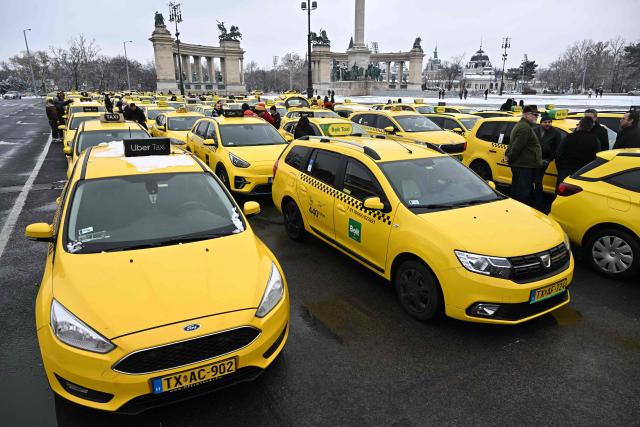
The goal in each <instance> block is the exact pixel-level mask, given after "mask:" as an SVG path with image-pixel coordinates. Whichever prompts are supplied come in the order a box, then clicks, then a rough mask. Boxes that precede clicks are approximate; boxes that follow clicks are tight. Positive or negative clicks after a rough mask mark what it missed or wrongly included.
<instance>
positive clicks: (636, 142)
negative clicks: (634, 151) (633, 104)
mask: <svg viewBox="0 0 640 427" xmlns="http://www.w3.org/2000/svg"><path fill="white" fill-rule="evenodd" d="M639 116H640V110H631V111H629V112H628V113H625V115H624V116H622V118H621V119H620V132H618V137H617V138H616V143H615V144H613V148H614V149H618V148H640V128H639V127H638V121H640V117H639Z"/></svg>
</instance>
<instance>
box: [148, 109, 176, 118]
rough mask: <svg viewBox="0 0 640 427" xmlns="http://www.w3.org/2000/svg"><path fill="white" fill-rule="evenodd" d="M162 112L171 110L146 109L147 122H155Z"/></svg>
mask: <svg viewBox="0 0 640 427" xmlns="http://www.w3.org/2000/svg"><path fill="white" fill-rule="evenodd" d="M163 111H173V108H154V109H152V110H150V109H147V120H155V119H156V117H158V114H160V113H162V112H163Z"/></svg>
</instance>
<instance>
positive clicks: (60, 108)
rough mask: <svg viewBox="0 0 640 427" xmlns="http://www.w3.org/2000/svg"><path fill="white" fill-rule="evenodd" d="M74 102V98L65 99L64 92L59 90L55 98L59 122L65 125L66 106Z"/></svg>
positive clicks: (54, 103)
mask: <svg viewBox="0 0 640 427" xmlns="http://www.w3.org/2000/svg"><path fill="white" fill-rule="evenodd" d="M72 102H73V100H72V99H67V100H65V99H64V92H58V94H57V95H56V97H55V98H54V99H53V105H54V106H55V107H56V111H57V112H58V123H59V124H61V125H63V124H64V119H63V118H62V116H64V107H66V106H67V105H69V104H71V103H72Z"/></svg>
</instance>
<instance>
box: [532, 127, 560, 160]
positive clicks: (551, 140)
mask: <svg viewBox="0 0 640 427" xmlns="http://www.w3.org/2000/svg"><path fill="white" fill-rule="evenodd" d="M533 132H534V133H535V134H536V136H537V137H538V141H540V146H541V148H542V160H546V161H547V162H550V161H551V160H553V159H555V157H556V151H558V147H559V146H560V142H561V141H562V135H560V131H559V130H558V129H556V128H554V127H552V128H551V129H549V130H548V131H545V132H544V135H542V126H538V127H536V128H535V129H534V130H533Z"/></svg>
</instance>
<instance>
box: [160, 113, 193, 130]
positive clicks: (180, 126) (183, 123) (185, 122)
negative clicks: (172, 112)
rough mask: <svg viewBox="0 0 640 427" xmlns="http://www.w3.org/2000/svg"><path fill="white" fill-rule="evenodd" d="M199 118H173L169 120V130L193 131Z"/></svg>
mask: <svg viewBox="0 0 640 427" xmlns="http://www.w3.org/2000/svg"><path fill="white" fill-rule="evenodd" d="M199 118H200V117H198V116H184V117H172V118H170V119H169V124H168V126H167V129H168V130H175V131H185V130H191V128H192V127H193V124H194V123H195V122H196V121H197V120H198V119H199Z"/></svg>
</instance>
